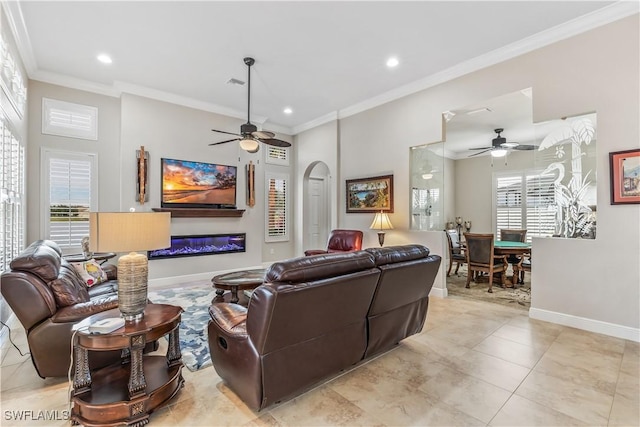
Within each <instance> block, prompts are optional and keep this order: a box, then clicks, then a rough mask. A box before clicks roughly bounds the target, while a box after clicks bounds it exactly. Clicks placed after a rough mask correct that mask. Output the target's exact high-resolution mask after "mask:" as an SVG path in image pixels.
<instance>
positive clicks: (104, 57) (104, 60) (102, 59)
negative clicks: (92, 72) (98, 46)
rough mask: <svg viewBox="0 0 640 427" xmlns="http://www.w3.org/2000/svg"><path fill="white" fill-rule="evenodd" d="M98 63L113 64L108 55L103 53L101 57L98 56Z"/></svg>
mask: <svg viewBox="0 0 640 427" xmlns="http://www.w3.org/2000/svg"><path fill="white" fill-rule="evenodd" d="M98 61H100V62H102V63H103V64H111V63H112V62H113V60H112V59H111V57H110V56H109V55H107V54H106V53H101V54H100V55H98Z"/></svg>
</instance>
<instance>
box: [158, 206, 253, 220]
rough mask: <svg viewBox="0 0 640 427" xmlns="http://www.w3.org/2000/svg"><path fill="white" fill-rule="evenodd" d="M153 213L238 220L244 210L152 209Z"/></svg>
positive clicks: (177, 216)
mask: <svg viewBox="0 0 640 427" xmlns="http://www.w3.org/2000/svg"><path fill="white" fill-rule="evenodd" d="M152 210H153V211H154V212H170V213H171V217H172V218H200V217H211V218H240V217H242V215H244V211H245V210H244V209H208V208H152Z"/></svg>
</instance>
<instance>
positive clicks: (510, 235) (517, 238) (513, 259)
mask: <svg viewBox="0 0 640 427" xmlns="http://www.w3.org/2000/svg"><path fill="white" fill-rule="evenodd" d="M526 239H527V230H526V229H525V230H522V229H517V228H513V229H510V228H501V229H500V240H502V241H504V242H522V243H525V241H526ZM507 261H508V262H509V264H511V265H516V264H518V263H519V262H520V261H522V257H521V256H518V255H513V254H511V255H509V256H507ZM514 280H515V278H514ZM519 282H522V281H521V280H519Z"/></svg>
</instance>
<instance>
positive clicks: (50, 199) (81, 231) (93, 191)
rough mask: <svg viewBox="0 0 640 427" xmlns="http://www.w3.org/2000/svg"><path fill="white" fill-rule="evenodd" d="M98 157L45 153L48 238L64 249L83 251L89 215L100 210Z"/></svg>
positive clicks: (45, 223)
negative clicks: (98, 202)
mask: <svg viewBox="0 0 640 427" xmlns="http://www.w3.org/2000/svg"><path fill="white" fill-rule="evenodd" d="M96 157H97V156H96V155H95V154H88V153H69V152H64V151H54V150H48V149H44V150H43V155H42V161H43V163H44V164H43V165H42V170H43V171H45V173H43V175H42V176H43V180H44V181H45V182H44V185H43V194H44V196H45V198H46V203H45V206H46V212H45V214H44V224H43V225H44V230H45V232H44V235H45V236H47V238H48V239H50V240H53V241H55V242H56V243H58V244H59V245H60V247H61V248H63V249H65V248H77V247H80V241H81V240H82V238H83V237H85V236H88V235H89V211H95V210H97V200H98V197H97V196H98V194H97V182H96V181H97V179H96V177H97V158H96Z"/></svg>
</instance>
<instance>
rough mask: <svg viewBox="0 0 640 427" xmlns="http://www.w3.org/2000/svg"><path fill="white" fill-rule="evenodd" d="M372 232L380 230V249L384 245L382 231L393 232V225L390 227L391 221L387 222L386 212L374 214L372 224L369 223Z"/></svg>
mask: <svg viewBox="0 0 640 427" xmlns="http://www.w3.org/2000/svg"><path fill="white" fill-rule="evenodd" d="M369 228H370V229H372V230H380V231H378V242H379V243H380V247H382V245H384V231H382V230H393V225H391V221H389V216H388V215H387V213H386V212H382V211H380V212H376V216H375V217H373V222H372V223H371V227H369Z"/></svg>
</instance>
